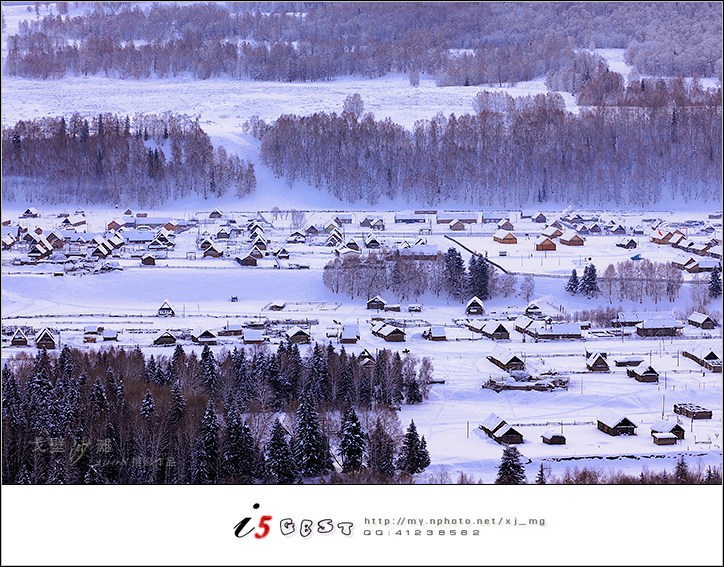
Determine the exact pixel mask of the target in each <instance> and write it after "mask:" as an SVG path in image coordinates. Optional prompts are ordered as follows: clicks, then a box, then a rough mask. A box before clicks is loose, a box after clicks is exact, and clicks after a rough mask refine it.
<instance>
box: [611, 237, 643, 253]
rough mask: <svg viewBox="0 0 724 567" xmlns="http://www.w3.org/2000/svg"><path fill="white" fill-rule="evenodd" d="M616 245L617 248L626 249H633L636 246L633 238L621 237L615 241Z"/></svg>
mask: <svg viewBox="0 0 724 567" xmlns="http://www.w3.org/2000/svg"><path fill="white" fill-rule="evenodd" d="M616 246H618V247H619V248H625V249H626V250H633V249H634V248H636V246H638V244H636V240H635V239H633V238H626V237H623V238H619V239H618V240H617V241H616Z"/></svg>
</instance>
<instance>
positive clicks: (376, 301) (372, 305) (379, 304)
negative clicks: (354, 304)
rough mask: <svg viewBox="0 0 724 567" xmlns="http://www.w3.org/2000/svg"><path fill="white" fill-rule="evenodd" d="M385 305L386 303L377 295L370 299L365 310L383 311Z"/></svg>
mask: <svg viewBox="0 0 724 567" xmlns="http://www.w3.org/2000/svg"><path fill="white" fill-rule="evenodd" d="M385 305H387V301H385V300H384V299H382V298H381V297H380V296H379V295H375V296H374V297H373V298H372V299H370V300H368V301H367V309H377V310H380V309H384V308H385Z"/></svg>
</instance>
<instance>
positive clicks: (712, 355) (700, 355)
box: [681, 345, 722, 374]
mask: <svg viewBox="0 0 724 567" xmlns="http://www.w3.org/2000/svg"><path fill="white" fill-rule="evenodd" d="M681 354H682V355H683V356H684V357H685V358H689V359H691V360H693V361H694V362H696V363H697V364H698V365H699V366H702V367H704V368H706V369H707V370H709V371H711V372H715V373H718V374H721V371H722V361H721V354H720V353H719V352H716V351H714V350H713V349H711V348H709V347H707V346H706V345H699V346H697V347H694V348H693V349H687V350H684V351H682V353H681Z"/></svg>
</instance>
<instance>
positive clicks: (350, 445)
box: [339, 408, 366, 472]
mask: <svg viewBox="0 0 724 567" xmlns="http://www.w3.org/2000/svg"><path fill="white" fill-rule="evenodd" d="M341 437H342V439H341V441H340V443H339V449H340V455H341V456H342V472H352V471H359V470H361V469H362V466H363V464H364V461H363V459H364V453H365V444H366V443H365V435H364V432H363V431H362V424H361V423H360V421H359V418H358V417H357V414H356V413H355V411H354V409H352V408H349V409H347V411H346V412H345V414H344V419H343V420H342V429H341Z"/></svg>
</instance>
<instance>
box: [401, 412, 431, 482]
mask: <svg viewBox="0 0 724 567" xmlns="http://www.w3.org/2000/svg"><path fill="white" fill-rule="evenodd" d="M429 464H430V455H429V454H428V452H427V447H426V446H423V443H422V441H421V440H420V436H419V435H418V433H417V427H416V426H415V422H414V420H411V421H410V425H409V426H408V428H407V432H406V433H405V438H404V440H403V441H402V448H401V449H400V455H399V457H398V458H397V469H398V470H399V471H401V472H403V473H407V474H417V473H421V472H422V471H424V470H425V468H426V467H427V466H428V465H429Z"/></svg>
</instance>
